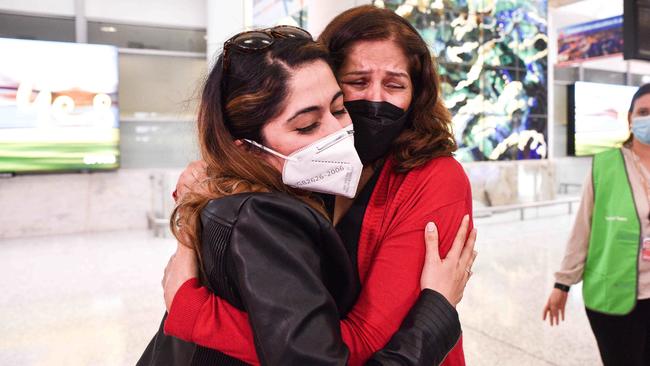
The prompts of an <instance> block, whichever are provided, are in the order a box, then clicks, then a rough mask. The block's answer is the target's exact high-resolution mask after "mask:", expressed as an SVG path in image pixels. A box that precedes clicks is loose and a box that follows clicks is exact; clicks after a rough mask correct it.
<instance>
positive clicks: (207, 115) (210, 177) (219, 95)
mask: <svg viewBox="0 0 650 366" xmlns="http://www.w3.org/2000/svg"><path fill="white" fill-rule="evenodd" d="M316 61H324V62H326V63H328V64H329V58H328V53H327V50H326V49H325V48H324V47H323V46H321V45H318V44H317V43H316V42H314V41H312V40H308V39H275V41H274V43H273V45H272V46H271V47H269V48H268V49H267V50H262V51H258V52H252V53H243V52H241V51H238V50H233V49H229V50H228V56H227V59H226V65H225V66H226V68H225V70H226V71H225V72H224V57H223V53H222V54H221V55H220V56H219V58H218V59H217V62H216V64H215V66H214V67H213V68H212V70H211V71H210V73H209V75H208V77H207V79H206V81H205V84H204V86H203V91H202V94H201V102H200V106H199V113H198V126H197V127H198V141H199V146H200V151H201V157H202V159H203V161H205V163H206V165H207V179H206V180H204V181H203V182H201V183H200V185H201V186H200V187H198V188H196V189H194V188H193V189H192V191H191V192H189V193H187V194H185V195H183V197H181V199H180V202H179V203H178V205H177V206H176V208H175V209H174V211H173V213H172V216H171V222H170V226H171V229H172V232H173V233H174V236H175V237H176V238H177V239H178V240H179V242H180V243H182V244H184V245H187V246H190V247H192V248H193V249H195V251H196V253H197V255H198V257H199V263H202V260H201V250H200V232H201V220H200V215H201V211H202V210H203V208H204V207H205V206H206V205H207V203H208V202H209V201H210V200H212V199H215V198H219V197H223V196H227V195H232V194H236V193H243V192H282V193H286V194H289V195H291V196H294V197H297V198H298V199H300V200H302V201H304V202H306V203H307V204H309V205H310V206H312V207H314V208H315V209H316V210H318V211H319V212H321V213H324V210H323V208H322V204H319V201H317V200H315V199H314V198H312V196H311V195H310V194H309V193H308V192H306V191H301V190H297V189H293V188H291V187H289V186H287V185H285V184H284V183H283V182H282V175H281V173H280V172H279V171H278V170H277V169H276V168H274V167H272V166H271V165H270V164H268V163H266V162H265V161H264V159H260V158H259V155H257V153H258V152H259V151H258V150H257V149H253V148H251V147H250V146H248V145H241V146H238V145H237V144H236V143H235V141H236V140H240V139H250V140H253V141H257V142H259V143H261V144H264V143H265V140H264V136H263V134H262V128H263V127H264V125H266V123H267V122H269V121H270V120H271V119H273V118H274V117H276V116H277V115H279V114H280V113H281V112H282V111H283V110H284V108H285V106H286V104H287V103H286V101H287V98H288V96H289V92H290V90H289V87H288V84H289V82H290V80H291V77H292V71H293V70H295V69H297V68H299V67H300V66H303V65H306V64H308V63H312V62H316ZM200 268H203V266H202V265H201V266H200Z"/></svg>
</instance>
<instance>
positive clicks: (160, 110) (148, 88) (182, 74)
mask: <svg viewBox="0 0 650 366" xmlns="http://www.w3.org/2000/svg"><path fill="white" fill-rule="evenodd" d="M206 73H207V61H206V60H205V59H204V58H186V57H169V56H145V55H131V54H120V91H119V95H120V114H121V116H122V117H127V118H146V119H151V118H167V119H169V118H171V119H193V118H194V115H195V113H196V108H197V102H198V98H199V93H200V91H201V83H202V81H203V78H204V77H205V75H206Z"/></svg>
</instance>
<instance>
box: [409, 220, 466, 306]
mask: <svg viewBox="0 0 650 366" xmlns="http://www.w3.org/2000/svg"><path fill="white" fill-rule="evenodd" d="M468 229H469V216H468V215H465V216H464V217H463V220H462V222H461V224H460V228H459V229H458V232H457V233H456V237H455V239H454V242H453V244H452V247H451V249H450V250H449V253H448V254H447V257H446V258H444V259H441V258H440V254H439V249H438V229H437V227H436V225H435V224H434V223H433V222H429V223H428V224H427V226H426V229H425V233H424V239H425V242H426V248H427V252H426V257H425V261H424V268H423V269H422V276H421V277H420V287H421V288H422V289H426V288H428V289H431V290H434V291H437V292H439V293H440V294H442V295H443V296H444V297H445V298H446V299H447V301H449V303H451V304H452V305H453V306H456V305H457V304H458V303H459V302H460V300H461V299H462V298H463V293H464V291H465V286H466V285H467V281H469V278H470V277H471V275H472V264H473V263H474V260H475V259H476V255H477V252H476V251H474V244H475V242H476V229H473V230H472V231H471V232H470V234H469V236H467V231H468Z"/></svg>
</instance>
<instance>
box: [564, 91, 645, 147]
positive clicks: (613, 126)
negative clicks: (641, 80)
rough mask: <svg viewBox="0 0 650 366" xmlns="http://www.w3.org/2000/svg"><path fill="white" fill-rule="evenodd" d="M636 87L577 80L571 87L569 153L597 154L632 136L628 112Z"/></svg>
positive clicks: (617, 145) (619, 144)
mask: <svg viewBox="0 0 650 366" xmlns="http://www.w3.org/2000/svg"><path fill="white" fill-rule="evenodd" d="M636 90H637V87H635V86H625V85H612V84H599V83H587V82H580V81H579V82H576V83H575V84H574V85H571V86H569V93H568V95H569V100H568V103H567V104H568V129H567V130H568V138H567V142H568V143H567V146H568V151H567V152H568V154H569V155H575V156H587V155H594V154H597V153H599V152H601V151H605V150H607V149H611V148H615V147H620V146H621V144H622V143H623V142H624V141H625V140H627V138H628V137H629V135H630V132H629V131H630V130H629V124H628V120H627V113H628V110H629V108H630V102H631V101H632V96H634V93H635V92H636Z"/></svg>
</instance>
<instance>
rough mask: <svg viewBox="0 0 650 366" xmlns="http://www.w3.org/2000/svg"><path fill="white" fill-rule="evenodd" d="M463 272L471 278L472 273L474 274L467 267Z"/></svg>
mask: <svg viewBox="0 0 650 366" xmlns="http://www.w3.org/2000/svg"><path fill="white" fill-rule="evenodd" d="M465 272H467V275H468V276H471V275H472V273H474V272H472V270H471V269H469V267H467V268H465Z"/></svg>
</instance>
